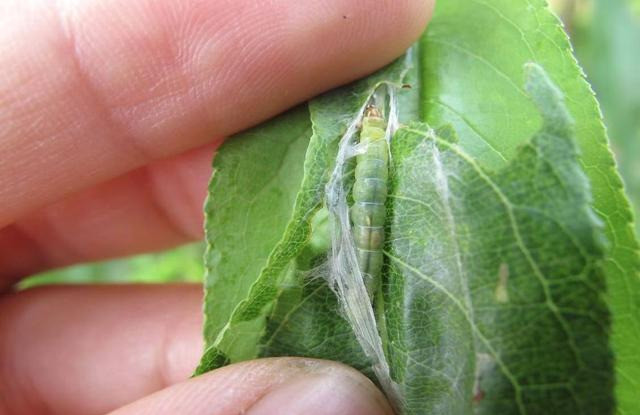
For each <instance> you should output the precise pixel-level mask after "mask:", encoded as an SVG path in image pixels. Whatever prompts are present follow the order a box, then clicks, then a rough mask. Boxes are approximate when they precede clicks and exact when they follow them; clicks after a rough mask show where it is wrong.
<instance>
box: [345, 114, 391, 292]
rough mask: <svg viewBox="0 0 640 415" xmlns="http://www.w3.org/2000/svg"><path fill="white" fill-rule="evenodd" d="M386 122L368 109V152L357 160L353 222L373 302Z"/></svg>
mask: <svg viewBox="0 0 640 415" xmlns="http://www.w3.org/2000/svg"><path fill="white" fill-rule="evenodd" d="M385 127H386V126H385V121H384V118H383V116H382V114H381V112H380V110H379V109H378V108H377V107H375V106H373V105H370V106H368V107H367V108H366V110H365V114H364V117H363V120H362V129H361V131H360V146H362V147H363V148H364V152H363V153H362V154H359V155H358V156H357V158H356V169H355V181H354V184H353V191H352V196H353V201H354V203H353V206H352V207H351V222H352V233H353V240H354V243H355V246H356V253H357V258H358V266H359V267H360V272H361V273H362V276H363V278H364V283H365V286H366V287H367V292H368V293H369V297H370V298H373V296H374V295H375V292H376V291H377V287H378V284H379V280H380V274H381V270H382V263H383V253H382V246H383V243H384V225H385V216H386V210H385V201H386V199H387V179H388V165H389V147H388V144H387V141H386V139H385Z"/></svg>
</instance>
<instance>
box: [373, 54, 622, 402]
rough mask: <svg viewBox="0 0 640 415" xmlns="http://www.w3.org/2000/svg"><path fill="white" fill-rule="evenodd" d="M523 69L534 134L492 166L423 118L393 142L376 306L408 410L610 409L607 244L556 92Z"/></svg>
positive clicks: (534, 69) (535, 73) (538, 73)
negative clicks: (383, 280)
mask: <svg viewBox="0 0 640 415" xmlns="http://www.w3.org/2000/svg"><path fill="white" fill-rule="evenodd" d="M530 68H531V69H530V70H531V71H532V72H531V79H530V81H529V84H528V89H529V91H530V92H531V94H532V96H533V98H534V99H535V100H536V101H537V103H538V105H539V107H540V109H541V111H542V113H543V115H544V123H543V128H542V129H541V130H540V131H539V132H538V133H537V134H536V135H535V136H534V137H533V139H532V140H531V142H530V143H527V144H525V145H522V146H520V147H518V149H517V150H516V153H515V155H514V157H513V158H512V160H510V162H509V163H508V164H507V165H506V166H505V167H503V168H502V169H500V170H498V171H496V172H492V171H488V170H486V169H484V168H482V167H481V166H480V165H478V163H477V162H476V160H474V159H473V158H472V157H471V156H470V155H469V154H468V153H466V152H465V150H464V149H462V148H461V147H460V145H458V144H455V143H451V142H449V141H447V140H444V139H442V138H440V137H438V136H436V135H435V134H434V133H433V132H432V131H430V130H429V128H428V127H426V126H424V125H420V124H419V125H413V126H409V127H406V128H403V129H400V130H399V131H398V133H396V135H395V136H394V143H395V145H394V147H393V153H392V155H393V160H394V165H395V172H394V177H393V179H392V190H391V195H392V203H391V206H390V210H391V211H392V212H393V218H392V219H391V223H390V234H391V241H390V243H389V246H388V258H389V265H390V269H389V273H388V274H387V286H388V287H389V288H388V294H387V297H388V298H387V299H386V301H385V303H386V305H385V307H386V309H387V310H388V311H387V318H386V322H387V330H388V339H387V342H388V344H389V346H388V354H389V357H390V360H391V361H392V362H393V365H392V368H393V369H395V372H394V379H395V380H396V381H397V382H398V383H400V384H401V385H402V386H403V395H404V398H405V399H406V402H407V403H406V407H405V408H404V409H405V412H406V413H408V414H413V413H415V414H418V413H443V414H444V413H447V414H463V413H471V411H472V410H473V412H474V413H479V414H507V413H508V414H510V413H514V414H515V413H575V414H578V413H593V414H604V413H610V412H611V410H612V407H613V396H612V386H613V373H612V358H611V353H610V351H609V346H608V336H607V333H608V312H607V307H606V305H605V303H604V300H603V298H602V297H603V295H602V294H603V292H604V290H603V286H604V280H603V275H602V269H601V268H602V267H601V259H602V257H603V252H604V251H603V249H602V242H603V241H604V238H603V237H602V233H601V230H600V226H599V221H598V220H597V219H596V216H595V214H594V213H593V212H592V210H591V208H590V193H589V185H588V182H587V180H586V177H585V176H584V175H583V173H582V172H581V169H580V166H579V164H578V159H577V155H576V149H575V144H574V143H573V141H572V139H573V132H572V123H571V121H570V118H569V116H568V114H567V112H566V109H565V108H564V106H563V104H562V101H561V99H560V94H559V92H558V91H557V90H555V89H554V88H553V87H552V86H551V85H550V84H549V82H548V79H546V77H545V75H544V73H543V72H541V69H540V68H539V67H537V66H530ZM416 230H419V231H416ZM471 396H474V397H475V399H472V398H471ZM472 408H473V409H472Z"/></svg>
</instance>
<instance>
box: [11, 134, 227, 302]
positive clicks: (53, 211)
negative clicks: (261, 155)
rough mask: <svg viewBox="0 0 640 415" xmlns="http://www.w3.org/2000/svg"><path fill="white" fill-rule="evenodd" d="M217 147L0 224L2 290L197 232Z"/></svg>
mask: <svg viewBox="0 0 640 415" xmlns="http://www.w3.org/2000/svg"><path fill="white" fill-rule="evenodd" d="M215 147H216V144H211V145H206V146H203V147H199V148H197V149H194V150H190V151H188V152H186V153H184V154H182V155H180V156H177V157H173V158H170V159H167V160H163V161H160V162H155V163H152V164H150V165H148V166H145V167H142V168H140V169H137V170H134V171H133V172H130V173H128V174H125V175H124V176H122V177H119V178H116V179H113V180H110V181H108V182H105V183H102V184H100V185H98V186H95V187H92V188H89V189H86V190H84V191H81V192H79V193H78V194H76V195H73V196H71V197H69V198H67V199H64V200H62V201H60V202H57V203H55V204H53V205H50V206H47V207H45V208H43V209H40V210H38V211H36V212H35V213H33V214H31V215H28V216H27V217H25V218H22V219H20V220H19V221H17V222H15V223H14V224H11V225H9V226H7V227H5V228H4V229H0V291H1V290H2V288H3V286H5V287H6V286H10V285H11V284H12V283H13V282H15V281H16V280H18V279H19V278H21V277H24V276H26V275H31V274H33V273H36V272H39V271H42V270H44V269H48V268H55V267H60V266H64V265H69V264H73V263H78V262H87V261H95V260H98V259H104V258H110V257H118V256H124V255H130V254H134V253H140V252H148V251H154V250H159V249H165V248H169V247H171V246H175V245H178V244H181V243H185V242H188V241H191V240H195V239H198V238H200V237H202V218H203V214H202V205H203V202H204V198H205V195H206V191H207V182H208V180H209V177H210V176H211V157H212V155H213V152H214V150H215Z"/></svg>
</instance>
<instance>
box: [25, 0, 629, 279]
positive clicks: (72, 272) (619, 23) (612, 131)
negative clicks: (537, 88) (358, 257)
mask: <svg viewBox="0 0 640 415" xmlns="http://www.w3.org/2000/svg"><path fill="white" fill-rule="evenodd" d="M440 1H443V0H440ZM444 1H446V0H444ZM550 3H551V7H552V8H553V10H554V11H555V12H556V13H557V14H558V15H559V16H560V18H561V19H562V20H563V21H564V23H565V28H566V30H567V32H568V33H569V35H570V37H571V40H572V43H573V45H574V48H575V52H576V55H577V57H578V60H579V61H580V63H581V64H582V66H583V68H584V70H585V72H586V73H587V76H588V79H589V81H590V82H591V84H592V86H593V89H594V90H595V92H596V94H597V96H598V99H599V101H600V104H601V106H602V111H603V113H604V117H605V124H606V125H607V128H608V130H609V137H610V139H611V143H612V147H613V150H614V152H615V154H616V158H617V160H618V164H619V166H618V167H619V169H620V172H621V173H622V176H623V178H624V180H625V184H626V188H627V193H628V195H629V197H630V198H631V201H632V203H633V204H634V206H635V212H636V217H638V214H639V210H638V208H639V207H640V0H551V1H550ZM636 230H637V231H638V233H640V224H638V222H636ZM203 251H204V247H203V244H202V243H197V244H191V245H186V246H183V247H179V248H177V249H173V250H170V251H166V252H160V253H154V254H147V255H138V256H134V257H131V258H125V259H119V260H112V261H104V262H100V263H94V264H86V265H78V266H74V267H70V268H66V269H61V270H56V271H52V272H47V273H43V274H40V275H36V276H33V277H31V278H28V279H27V280H25V281H23V282H22V283H21V287H22V288H26V287H31V286H34V285H40V284H53V283H88V282H92V283H94V282H137V283H149V282H154V283H158V282H176V281H200V280H201V279H202V275H203V272H204V269H203V265H202V254H203Z"/></svg>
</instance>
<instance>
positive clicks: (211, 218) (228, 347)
mask: <svg viewBox="0 0 640 415" xmlns="http://www.w3.org/2000/svg"><path fill="white" fill-rule="evenodd" d="M406 71H407V66H406V64H405V62H404V61H403V60H399V61H398V62H396V63H394V64H393V65H390V66H389V67H387V68H386V69H385V70H383V71H380V72H379V73H378V74H376V75H374V76H371V77H369V78H367V79H364V80H362V81H360V82H358V83H356V84H354V86H353V87H352V89H351V90H350V93H348V94H347V93H345V92H344V91H343V92H340V91H337V92H336V93H334V94H331V93H330V94H327V95H325V96H324V97H322V98H319V99H318V100H317V101H315V102H312V103H311V104H310V111H311V121H312V122H313V135H312V137H311V139H310V142H309V147H308V150H307V152H306V158H304V179H303V180H302V181H300V177H301V173H302V170H301V167H302V166H303V162H302V160H303V156H302V152H303V151H304V148H303V147H302V145H306V143H307V142H308V140H309V138H308V137H309V124H308V123H309V121H308V119H306V118H304V110H303V109H299V110H296V111H294V112H293V113H291V114H287V115H284V116H283V117H282V118H281V119H280V120H274V121H272V122H270V123H269V124H267V125H265V126H264V127H259V128H257V129H254V130H251V131H249V132H247V133H244V134H242V135H240V136H239V137H235V138H234V139H232V140H230V142H229V143H230V144H229V145H225V146H224V147H223V148H222V149H221V151H220V154H219V156H218V157H216V158H215V160H216V162H215V163H214V169H215V173H214V176H213V180H212V181H211V184H210V186H209V189H210V192H209V198H208V201H207V204H206V206H205V213H206V232H207V234H206V238H207V242H208V246H209V249H208V251H207V254H206V255H205V263H206V267H207V275H206V276H205V292H206V295H205V328H204V338H205V346H206V348H207V349H208V351H207V355H208V356H212V355H215V356H218V355H221V356H226V357H227V358H228V359H230V361H231V362H236V361H241V360H246V359H251V358H255V357H257V356H258V346H257V340H258V339H259V338H260V336H261V334H262V332H263V330H264V326H265V317H266V316H267V315H268V314H269V313H270V312H271V306H272V305H273V302H274V301H275V300H276V298H277V296H278V294H279V292H280V291H281V287H280V286H281V283H282V282H283V281H284V278H285V277H286V274H287V270H288V268H289V267H291V266H292V261H293V260H294V259H295V258H296V257H297V256H298V255H300V253H301V252H302V250H303V248H304V247H305V244H306V243H307V242H308V240H309V239H310V237H311V220H312V219H313V216H314V214H315V213H316V212H317V210H318V209H319V207H320V204H321V203H322V201H323V198H324V186H325V184H326V182H327V179H328V176H327V173H328V171H329V168H330V166H331V165H332V163H333V159H334V157H335V151H336V148H337V147H336V146H337V139H338V138H339V137H340V135H341V134H342V133H343V132H344V131H345V130H346V128H347V124H348V123H349V122H350V120H351V119H353V117H354V116H355V114H356V112H357V111H358V110H359V108H360V107H361V106H362V105H363V104H364V103H365V102H366V101H367V99H369V97H370V96H371V94H372V93H373V92H374V91H375V89H376V88H377V87H378V86H379V85H381V84H382V83H389V82H391V83H398V82H400V81H401V80H402V79H403V76H404V74H405V73H406ZM291 130H293V131H291ZM296 131H297V133H296ZM291 140H295V142H296V143H297V144H298V145H296V146H295V147H294V150H295V151H291V149H290V145H289V141H291ZM278 150H279V151H278ZM296 156H297V157H296ZM283 159H284V160H285V162H290V163H292V164H285V163H283V161H282V160H283ZM296 163H297V164H296ZM274 172H278V175H276V176H275V180H274V179H273V178H274ZM257 177H260V178H261V179H262V180H256V178H257ZM265 179H266V183H265ZM220 195H222V196H220ZM256 195H257V196H256ZM293 196H295V203H294V202H293V200H294V199H293ZM247 199H249V200H247ZM238 206H243V207H244V208H243V209H242V210H240V209H238ZM247 208H248V209H251V208H254V209H255V210H254V211H253V212H251V211H247V210H246V209H247ZM287 219H289V221H288V223H287ZM209 361H214V362H215V361H220V359H203V362H201V365H200V366H199V368H198V369H197V370H196V374H199V373H203V372H206V371H207V370H211V369H212V368H214V367H215V366H212V365H210V364H207V362H209Z"/></svg>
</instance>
